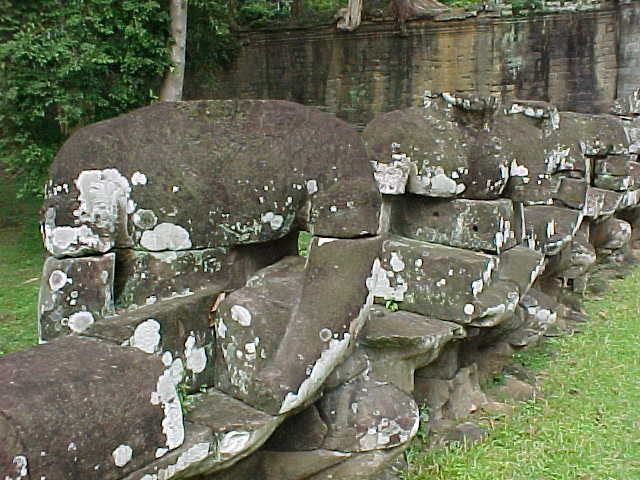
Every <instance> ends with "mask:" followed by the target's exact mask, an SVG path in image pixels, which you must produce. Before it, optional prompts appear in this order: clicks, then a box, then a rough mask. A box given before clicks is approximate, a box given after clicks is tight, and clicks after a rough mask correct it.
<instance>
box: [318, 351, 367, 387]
mask: <svg viewBox="0 0 640 480" xmlns="http://www.w3.org/2000/svg"><path fill="white" fill-rule="evenodd" d="M370 367H371V362H370V361H369V357H368V356H367V354H366V353H365V352H364V350H363V349H361V348H356V349H355V350H354V351H353V352H352V353H351V355H349V356H348V357H347V358H346V359H345V360H344V361H343V362H342V363H341V364H339V365H338V366H337V367H336V368H334V369H333V372H331V375H329V376H328V377H327V379H326V380H325V382H324V388H325V390H333V389H334V388H338V387H339V386H340V385H343V384H345V383H347V382H349V381H350V380H353V379H354V378H356V377H357V376H358V375H360V374H361V373H362V372H364V371H365V370H368V369H369V368H370Z"/></svg>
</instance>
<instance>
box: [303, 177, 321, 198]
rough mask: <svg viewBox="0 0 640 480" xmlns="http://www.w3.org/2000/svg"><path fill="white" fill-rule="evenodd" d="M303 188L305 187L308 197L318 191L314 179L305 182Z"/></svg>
mask: <svg viewBox="0 0 640 480" xmlns="http://www.w3.org/2000/svg"><path fill="white" fill-rule="evenodd" d="M305 186H306V187H307V192H308V193H309V195H313V194H314V193H316V192H317V191H318V182H317V180H315V179H313V178H312V179H311V180H307V181H306V182H305Z"/></svg>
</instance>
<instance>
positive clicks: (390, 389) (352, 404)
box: [318, 378, 420, 452]
mask: <svg viewBox="0 0 640 480" xmlns="http://www.w3.org/2000/svg"><path fill="white" fill-rule="evenodd" d="M318 408H319V410H320V414H321V416H322V418H324V419H325V421H326V422H327V426H328V427H329V431H328V433H327V436H326V438H325V440H324V445H323V446H324V448H325V449H328V450H336V451H342V452H370V451H373V450H386V449H389V448H393V447H398V446H402V445H404V444H406V443H407V442H408V441H409V440H411V438H413V436H414V435H415V433H416V432H417V430H418V424H419V420H420V419H419V414H418V407H417V405H416V404H415V402H414V400H413V398H411V397H410V396H408V395H407V394H406V393H404V392H402V391H401V390H399V389H398V388H396V387H395V386H393V385H390V384H385V383H381V382H376V381H374V380H365V379H364V378H361V379H359V380H355V381H353V382H350V383H348V384H346V385H343V386H341V387H340V388H338V389H336V390H333V391H331V392H328V393H326V394H325V396H324V397H323V398H322V399H321V400H320V401H319V402H318Z"/></svg>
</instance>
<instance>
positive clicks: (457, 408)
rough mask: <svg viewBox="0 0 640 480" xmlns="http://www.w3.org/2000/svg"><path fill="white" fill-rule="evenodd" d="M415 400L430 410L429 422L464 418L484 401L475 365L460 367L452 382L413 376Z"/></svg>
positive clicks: (485, 399)
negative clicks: (414, 380) (414, 378)
mask: <svg viewBox="0 0 640 480" xmlns="http://www.w3.org/2000/svg"><path fill="white" fill-rule="evenodd" d="M414 398H415V399H416V401H417V402H418V403H419V404H421V405H422V404H424V405H427V406H428V407H429V421H430V422H437V421H439V420H442V419H443V418H447V419H452V420H457V419H460V418H464V417H466V416H468V415H469V414H470V413H473V412H475V411H476V410H478V409H479V408H480V407H481V406H482V404H484V403H485V402H486V401H487V398H486V396H485V394H484V393H482V390H480V383H479V379H478V368H477V366H476V365H475V364H471V365H470V366H468V367H464V368H461V369H460V370H459V371H458V373H457V374H456V376H455V377H454V378H453V379H451V380H442V379H437V378H425V377H416V390H415V392H414Z"/></svg>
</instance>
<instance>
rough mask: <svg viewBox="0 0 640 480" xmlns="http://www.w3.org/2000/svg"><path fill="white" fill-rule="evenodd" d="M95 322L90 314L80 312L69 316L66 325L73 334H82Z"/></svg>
mask: <svg viewBox="0 0 640 480" xmlns="http://www.w3.org/2000/svg"><path fill="white" fill-rule="evenodd" d="M94 322H95V320H94V318H93V314H92V313H91V312H86V311H81V312H76V313H73V314H71V315H70V316H69V321H68V323H67V325H68V326H69V328H70V329H71V330H72V331H73V332H75V333H82V332H84V331H85V330H86V329H87V328H89V327H90V326H91V325H93V323H94Z"/></svg>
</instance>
